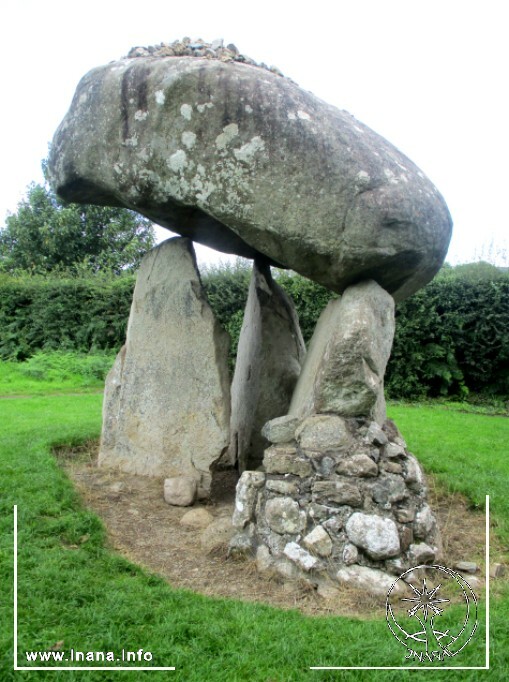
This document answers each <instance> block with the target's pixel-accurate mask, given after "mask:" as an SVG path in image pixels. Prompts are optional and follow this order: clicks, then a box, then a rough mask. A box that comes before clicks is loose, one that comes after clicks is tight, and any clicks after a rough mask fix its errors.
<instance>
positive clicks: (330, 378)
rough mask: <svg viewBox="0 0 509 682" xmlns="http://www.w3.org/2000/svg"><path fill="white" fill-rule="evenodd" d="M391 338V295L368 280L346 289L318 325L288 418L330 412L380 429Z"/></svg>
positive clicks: (392, 313) (383, 417) (392, 328)
mask: <svg viewBox="0 0 509 682" xmlns="http://www.w3.org/2000/svg"><path fill="white" fill-rule="evenodd" d="M393 338H394V300H393V298H392V296H391V295H390V294H388V293H387V292H386V291H385V290H384V289H382V287H381V286H379V285H378V284H377V283H376V282H374V281H373V280H367V281H365V282H361V283H360V284H355V285H353V286H351V287H348V289H346V291H345V293H344V294H343V296H342V297H341V298H340V299H339V300H335V301H331V302H330V303H329V304H328V306H327V307H326V309H325V310H324V311H323V313H322V315H321V317H320V319H319V320H318V324H317V326H316V330H315V333H314V335H313V339H312V341H311V345H310V349H309V353H308V356H307V358H306V362H305V364H304V367H303V369H302V373H301V376H300V378H299V382H298V384H297V386H296V389H295V393H294V395H293V398H292V403H291V405H290V414H291V415H294V416H298V417H304V416H307V415H309V414H312V413H315V412H332V413H334V414H339V415H341V416H343V417H369V418H371V419H373V420H375V421H377V422H378V423H379V424H383V422H384V421H385V418H386V413H385V400H384V390H383V379H384V374H385V368H386V366H387V362H388V360H389V356H390V353H391V348H392V341H393Z"/></svg>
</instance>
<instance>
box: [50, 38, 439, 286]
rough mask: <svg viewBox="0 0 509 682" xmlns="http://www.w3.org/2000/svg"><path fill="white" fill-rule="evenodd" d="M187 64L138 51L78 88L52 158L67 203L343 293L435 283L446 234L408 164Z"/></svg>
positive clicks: (248, 69) (262, 85)
mask: <svg viewBox="0 0 509 682" xmlns="http://www.w3.org/2000/svg"><path fill="white" fill-rule="evenodd" d="M167 49H172V50H173V48H169V47H167ZM187 50H189V52H187ZM147 52H148V55H147V54H146V53H147ZM173 52H174V53H175V50H173ZM205 52H206V50H205ZM230 52H232V51H230ZM192 53H193V50H192V48H189V47H188V46H184V48H183V51H182V52H181V54H182V56H159V57H156V56H153V55H154V53H150V50H148V49H147V50H146V51H145V52H143V49H142V50H141V52H140V54H139V55H137V56H140V57H143V58H135V59H122V60H119V61H116V62H112V63H109V64H107V65H105V66H100V67H98V68H95V69H93V70H92V71H90V72H89V73H87V74H86V75H85V76H84V77H83V78H82V80H81V82H80V83H79V85H78V87H77V90H76V93H75V96H74V99H73V101H72V104H71V107H70V110H69V112H68V114H67V115H66V117H65V118H64V120H63V121H62V123H61V125H60V127H59V129H58V130H57V132H56V134H55V136H54V139H53V143H52V147H51V154H50V159H49V172H50V176H51V182H52V185H53V187H54V188H55V190H56V191H57V192H58V194H59V195H60V196H61V197H62V198H64V199H66V200H68V201H74V202H78V203H95V204H102V205H112V206H125V207H127V208H131V209H134V210H136V211H138V212H140V213H142V214H144V215H145V216H147V217H148V218H150V219H151V220H153V221H155V222H156V223H158V224H160V225H162V226H164V227H167V228H169V229H171V230H174V231H176V232H179V233H180V234H181V235H183V236H186V237H190V238H191V239H193V240H195V241H199V242H201V243H203V244H205V245H208V246H212V247H213V248H215V249H218V250H220V251H223V252H226V253H237V254H238V255H240V256H246V257H249V258H253V257H256V256H260V255H262V256H264V257H265V258H266V259H267V260H268V262H272V263H275V264H279V265H281V266H283V267H288V268H291V269H293V270H296V271H297V272H299V273H301V274H302V275H304V276H306V277H309V278H310V279H313V280H315V281H317V282H320V283H321V284H323V285H324V286H326V287H328V288H329V289H332V290H334V291H337V292H340V293H341V292H342V291H343V290H344V289H345V288H346V287H347V286H349V285H350V284H352V283H353V282H358V281H361V280H363V279H366V278H372V279H375V280H376V281H377V282H378V283H379V284H380V285H381V286H383V287H384V288H385V289H386V290H387V291H389V292H390V293H391V294H393V295H394V296H395V298H396V299H404V298H405V297H407V296H409V295H411V294H412V293H413V292H415V291H416V290H418V289H419V288H421V287H422V286H424V285H425V284H426V283H427V282H428V281H429V280H430V279H431V278H432V277H433V275H434V274H435V273H436V272H437V271H438V269H439V268H440V266H441V264H442V262H443V260H444V257H445V254H446V252H447V248H448V244H449V241H450V236H451V225H452V223H451V218H450V215H449V212H448V209H447V207H446V205H445V203H444V200H443V199H442V197H441V195H440V194H439V192H438V191H437V189H436V188H435V187H434V185H433V184H432V183H431V182H430V181H429V180H428V179H427V178H426V177H425V176H424V174H423V173H422V172H421V171H420V170H419V169H418V168H417V167H416V166H415V164H414V163H412V162H411V161H410V160H409V159H408V158H407V157H406V156H404V155H403V154H402V153H401V152H399V151H398V150H397V149H396V148H395V147H394V146H393V145H391V144H390V143H389V142H387V141H386V140H385V139H383V138H382V137H380V136H379V135H377V134H376V133H374V132H373V131H372V130H370V129H369V128H368V127H367V126H365V125H364V124H362V123H360V122H359V121H357V120H356V119H355V118H354V117H353V116H351V115H350V114H349V113H347V112H345V111H342V110H339V109H337V108H335V107H333V106H331V105H329V104H327V103H325V102H323V101H322V100H320V99H318V98H317V97H315V96H314V95H312V94H311V93H309V92H306V91H304V90H302V89H301V88H299V87H298V86H297V85H296V84H295V83H293V82H292V81H290V80H289V79H286V78H281V76H280V75H278V74H277V73H270V72H269V71H267V70H262V69H259V68H256V67H255V66H253V65H251V64H250V63H246V62H244V63H239V62H234V61H231V62H224V61H221V60H218V59H206V58H204V57H203V58H202V57H193V56H191V55H192ZM200 54H201V53H200ZM232 54H234V53H233V52H232Z"/></svg>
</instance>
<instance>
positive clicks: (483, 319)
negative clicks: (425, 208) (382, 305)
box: [0, 263, 509, 398]
mask: <svg viewBox="0 0 509 682" xmlns="http://www.w3.org/2000/svg"><path fill="white" fill-rule="evenodd" d="M249 279H250V269H249V266H248V265H243V264H241V263H239V264H237V265H236V266H233V267H231V266H230V267H225V266H223V267H221V268H213V269H209V270H206V271H205V272H204V274H203V283H204V286H205V289H206V292H207V296H208V298H209V301H210V304H211V306H212V308H213V309H214V311H215V313H216V315H217V317H218V319H219V321H220V323H221V324H222V325H223V326H224V327H225V328H226V329H227V331H228V332H229V333H230V335H231V337H232V354H233V356H232V361H233V358H234V355H235V351H236V346H237V341H238V336H239V333H240V327H241V324H242V314H243V310H244V306H245V303H246V299H247V290H248V285H249ZM276 279H277V281H278V282H279V284H280V285H281V286H282V287H283V288H284V289H285V290H286V291H287V292H288V293H289V295H290V296H291V297H292V298H293V300H294V301H295V304H296V307H297V310H298V313H299V317H300V321H301V328H302V331H303V335H304V338H305V340H306V342H309V339H310V338H311V335H312V333H313V329H314V326H315V324H316V320H317V319H318V316H319V314H320V312H321V311H322V310H323V308H324V306H325V305H326V304H327V302H328V300H329V299H330V298H332V296H333V294H331V292H329V291H327V290H326V289H324V288H323V287H321V286H319V285H317V284H315V283H313V282H311V281H309V280H306V279H304V278H303V277H300V276H298V275H295V274H291V273H288V272H282V273H276ZM133 287H134V277H131V276H120V277H115V278H111V277H110V278H102V277H98V276H96V277H88V278H84V279H82V278H74V279H73V278H61V279H57V278H42V277H29V276H24V277H11V276H7V275H3V276H0V357H1V358H3V359H17V360H23V359H25V358H28V357H30V356H32V355H34V353H36V352H37V351H39V350H75V351H80V352H88V351H90V350H117V349H118V348H119V347H120V346H121V345H122V343H123V342H124V338H125V331H126V326H127V319H128V316H129V309H130V305H131V299H132V292H133ZM508 329H509V276H508V275H507V273H501V272H500V271H499V270H496V269H495V270H490V269H489V268H488V269H487V268H482V267H478V268H476V267H470V268H465V266H461V267H459V268H450V267H445V268H444V269H443V271H442V273H441V274H440V275H439V276H438V277H437V278H435V280H434V281H433V282H431V283H430V284H429V285H428V286H427V287H425V288H424V289H422V290H421V291H419V292H418V293H417V294H415V295H414V296H412V297H411V298H409V299H407V300H406V301H404V302H403V303H400V304H399V305H398V306H397V310H396V337H395V341H394V347H393V352H392V356H391V360H390V362H389V366H388V369H387V376H386V386H387V389H388V393H389V395H390V396H391V397H393V398H423V397H434V396H462V397H465V396H466V395H467V394H468V393H469V392H473V393H477V394H478V393H481V394H482V393H484V394H490V395H495V396H502V397H504V398H507V396H509V334H508V333H507V330H508Z"/></svg>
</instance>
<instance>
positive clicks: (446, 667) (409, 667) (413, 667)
mask: <svg viewBox="0 0 509 682" xmlns="http://www.w3.org/2000/svg"><path fill="white" fill-rule="evenodd" d="M467 582H468V581H467ZM309 669H310V670H489V669H490V496H489V495H486V663H485V665H483V666H480V665H479V666H449V665H444V666H439V665H435V666H431V665H429V666H418V665H397V666H333V665H331V666H310V668H309Z"/></svg>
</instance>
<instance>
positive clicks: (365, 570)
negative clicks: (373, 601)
mask: <svg viewBox="0 0 509 682" xmlns="http://www.w3.org/2000/svg"><path fill="white" fill-rule="evenodd" d="M336 580H337V581H338V582H340V583H345V584H346V585H352V586H353V587H356V588H357V589H361V590H365V591H367V592H369V593H372V594H379V595H381V596H385V595H386V594H387V592H388V591H389V590H390V589H391V586H392V584H393V583H394V578H393V577H392V576H391V575H388V574H387V573H385V572H384V571H380V570H378V569H377V568H369V567H368V566H345V567H344V568H340V569H339V571H338V572H337V574H336Z"/></svg>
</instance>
